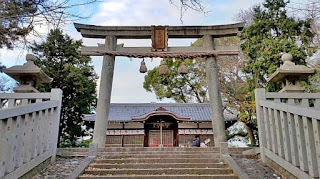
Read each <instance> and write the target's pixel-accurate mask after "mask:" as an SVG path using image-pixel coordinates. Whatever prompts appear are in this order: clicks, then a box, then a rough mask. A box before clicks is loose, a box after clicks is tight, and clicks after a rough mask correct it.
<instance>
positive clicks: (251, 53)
mask: <svg viewBox="0 0 320 179" xmlns="http://www.w3.org/2000/svg"><path fill="white" fill-rule="evenodd" d="M287 4H288V2H285V1H284V0H265V2H264V3H263V4H262V6H256V7H254V8H253V11H254V15H253V22H252V24H251V25H250V26H248V27H246V28H244V29H243V31H242V33H241V34H240V38H241V40H242V41H243V42H242V44H241V50H242V52H243V54H244V55H246V57H247V60H248V61H247V63H246V64H245V67H244V68H243V72H244V73H245V74H247V82H248V84H249V91H251V92H252V91H253V90H254V89H255V88H261V87H265V88H267V90H268V91H277V90H279V88H280V86H279V84H268V83H267V82H266V78H267V77H268V76H270V75H271V74H272V73H273V72H274V71H275V70H276V69H277V68H278V67H279V66H280V64H281V63H282V61H281V54H282V53H283V52H286V53H291V54H292V55H293V62H295V63H296V64H306V61H305V59H306V58H307V57H308V56H311V55H312V54H313V53H314V51H315V48H311V47H310V44H311V43H312V40H313V37H314V33H313V32H312V31H311V23H312V20H311V19H306V20H297V19H295V18H294V17H289V16H288V15H287V11H286V9H285V8H286V5H287Z"/></svg>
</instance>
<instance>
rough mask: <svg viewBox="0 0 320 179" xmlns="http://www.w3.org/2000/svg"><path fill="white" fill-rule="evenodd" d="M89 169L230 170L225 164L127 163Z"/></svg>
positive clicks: (96, 166)
mask: <svg viewBox="0 0 320 179" xmlns="http://www.w3.org/2000/svg"><path fill="white" fill-rule="evenodd" d="M89 167H92V168H102V169H123V168H145V169H147V168H149V169H153V168H228V165H227V164H225V163H153V164H149V163H140V164H137V163H126V164H103V163H91V164H90V165H89Z"/></svg>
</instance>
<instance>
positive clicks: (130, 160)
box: [94, 157, 224, 164]
mask: <svg viewBox="0 0 320 179" xmlns="http://www.w3.org/2000/svg"><path fill="white" fill-rule="evenodd" d="M223 162H224V161H223V159H220V158H205V159H199V158H127V159H103V158H100V157H99V158H97V159H96V160H94V163H117V164H122V163H223Z"/></svg>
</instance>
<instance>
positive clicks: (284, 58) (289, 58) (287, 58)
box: [281, 53, 293, 62]
mask: <svg viewBox="0 0 320 179" xmlns="http://www.w3.org/2000/svg"><path fill="white" fill-rule="evenodd" d="M292 59H293V57H292V55H291V54H290V53H284V54H283V55H282V57H281V60H282V61H283V62H286V61H289V62H291V61H292Z"/></svg>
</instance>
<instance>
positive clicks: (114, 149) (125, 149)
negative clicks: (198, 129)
mask: <svg viewBox="0 0 320 179" xmlns="http://www.w3.org/2000/svg"><path fill="white" fill-rule="evenodd" d="M132 151H210V152H213V151H216V152H219V148H218V147H208V148H200V147H106V148H100V149H99V152H132Z"/></svg>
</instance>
